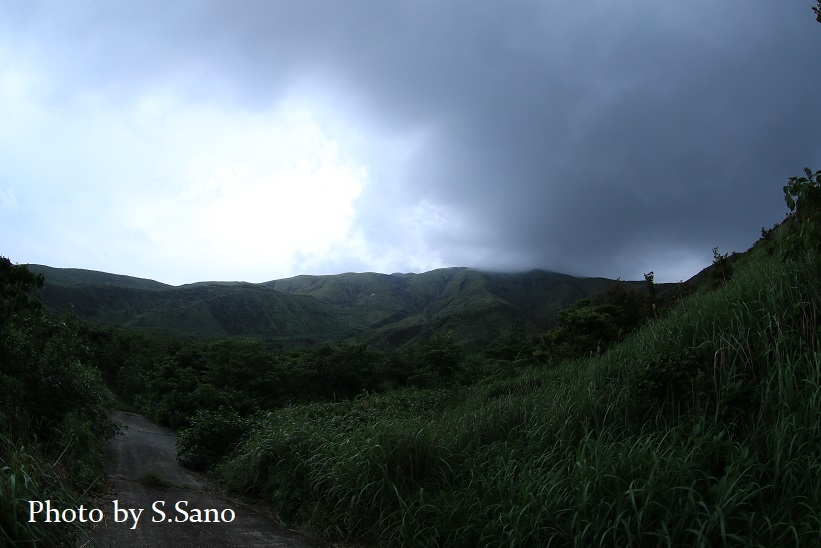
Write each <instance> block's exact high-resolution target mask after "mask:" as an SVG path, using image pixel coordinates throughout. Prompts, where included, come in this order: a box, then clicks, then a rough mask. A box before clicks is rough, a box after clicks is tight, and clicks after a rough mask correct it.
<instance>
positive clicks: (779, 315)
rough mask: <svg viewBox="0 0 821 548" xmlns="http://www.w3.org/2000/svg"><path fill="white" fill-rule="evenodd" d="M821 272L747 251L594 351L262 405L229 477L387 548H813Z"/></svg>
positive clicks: (819, 452)
mask: <svg viewBox="0 0 821 548" xmlns="http://www.w3.org/2000/svg"><path fill="white" fill-rule="evenodd" d="M818 266H819V265H818V264H817V262H814V263H811V264H808V265H791V266H784V265H782V264H781V263H779V261H777V260H775V259H774V258H772V257H767V256H766V255H765V254H764V253H763V252H762V251H761V250H756V251H754V252H753V253H752V254H751V256H750V257H748V260H746V261H745V262H744V264H738V267H737V272H736V275H735V278H734V280H733V281H732V282H731V283H730V284H728V285H727V286H725V287H724V288H722V289H720V290H718V291H715V292H710V293H706V292H699V293H697V294H695V295H693V296H692V297H690V298H689V299H687V300H685V301H684V302H683V304H682V305H681V306H679V307H678V308H677V309H675V310H673V311H671V312H670V313H669V314H668V315H667V316H666V317H664V318H662V319H661V320H659V321H656V322H653V323H652V324H650V325H648V326H646V327H644V328H643V329H641V330H639V331H638V332H636V333H635V334H634V335H633V336H631V337H630V338H629V339H627V340H626V341H625V342H623V343H622V344H620V345H618V346H617V347H615V348H614V349H613V350H611V351H609V352H607V353H605V354H604V355H602V356H601V357H599V358H594V359H590V360H583V361H572V362H567V363H564V364H563V365H561V366H559V367H557V368H553V369H532V370H529V371H527V372H525V373H523V374H521V375H519V376H517V377H515V378H513V379H510V380H507V381H504V382H496V383H493V384H489V385H485V386H475V387H473V388H470V389H468V390H465V391H461V392H458V393H441V392H429V391H426V392H418V391H398V392H395V393H392V394H387V395H373V396H370V397H365V398H361V399H359V400H356V401H353V402H342V403H337V404H324V405H311V406H301V407H294V408H289V409H284V410H281V411H278V412H275V413H271V414H270V415H269V418H268V420H267V421H265V423H264V424H263V426H262V427H261V428H260V430H258V431H257V432H256V434H254V435H253V436H252V437H251V438H250V439H249V440H247V442H246V443H244V444H243V445H242V446H240V447H239V448H238V450H237V451H236V453H235V454H234V455H233V458H232V459H231V460H229V461H228V462H226V463H225V464H224V465H223V466H222V467H221V469H220V473H221V475H222V477H223V478H224V479H225V481H226V482H227V484H228V485H229V486H230V487H232V488H234V489H238V490H243V491H252V492H256V493H257V494H259V495H262V496H264V497H267V498H269V499H270V500H272V501H273V502H275V503H276V504H277V505H278V506H279V507H280V508H281V511H282V513H283V515H284V516H285V517H286V518H288V519H290V520H293V521H295V522H298V523H301V524H302V525H303V526H306V527H309V528H311V529H313V530H315V531H316V532H318V533H319V534H321V535H324V536H327V537H341V538H359V539H363V540H365V541H371V542H377V543H379V544H380V545H393V544H395V545H407V546H410V545H419V546H436V545H439V546H477V545H490V544H492V545H500V544H505V545H560V546H565V545H583V546H586V545H601V544H606V545H614V546H621V545H625V546H626V545H661V544H663V545H667V544H670V545H687V546H698V545H701V546H711V545H727V544H741V545H762V546H773V545H778V546H787V545H819V544H821V514H819V511H818V509H819V508H821V443H819V440H821V421H819V420H818V419H819V416H821V337H819V317H821V310H819V308H820V307H821V304H819V295H821V280H819V278H818V276H817V272H818ZM455 280H456V278H454V279H453V280H451V282H453V281H455ZM446 282H447V280H446ZM448 283H449V282H448ZM459 283H461V282H459Z"/></svg>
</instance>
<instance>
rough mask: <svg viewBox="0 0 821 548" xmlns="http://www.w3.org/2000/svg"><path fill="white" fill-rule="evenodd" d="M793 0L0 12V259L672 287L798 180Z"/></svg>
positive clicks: (243, 4) (0, 5)
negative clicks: (648, 277)
mask: <svg viewBox="0 0 821 548" xmlns="http://www.w3.org/2000/svg"><path fill="white" fill-rule="evenodd" d="M813 5H815V2H812V1H809V0H805V1H800V0H790V1H787V2H784V1H781V0H753V1H750V0H744V1H742V0H721V1H717V0H690V1H688V2H668V1H658V0H634V1H633V0H627V1H622V2H613V1H610V0H607V1H604V0H590V1H586V2H576V1H570V0H566V1H558V0H540V1H526V0H522V1H515V2H507V1H506V2H502V1H498V2H483V1H476V0H470V1H468V0H464V1H443V0H436V1H424V0H422V1H420V0H414V1H391V2H385V1H382V0H372V1H351V0H345V1H340V0H327V1H309V0H299V1H296V0H289V1H275V0H259V1H231V2H228V1H221V2H220V1H212V2H208V1H182V0H175V1H174V2H165V1H162V2H160V1H139V2H109V1H102V0H99V1H85V0H72V1H70V2H67V1H54V2H39V1H31V0H19V1H18V0H0V255H3V256H7V257H8V258H10V259H11V260H12V262H15V263H39V264H47V265H50V266H56V267H75V268H88V269H93V270H102V271H107V272H114V273H119V274H129V275H133V276H139V277H145V278H152V279H156V280H159V281H162V282H166V283H171V284H181V283H189V282H194V281H201V280H244V281H250V282H261V281H266V280H271V279H277V278H284V277H289V276H293V275H297V274H334V273H340V272H348V271H356V272H364V271H376V272H385V273H391V272H422V271H426V270H430V269H433V268H438V267H445V266H470V267H476V268H482V269H489V270H499V271H522V270H529V269H532V268H542V269H547V270H555V271H559V272H566V273H569V274H573V275H579V276H606V277H612V278H615V277H621V278H623V279H641V278H642V274H643V273H644V272H648V271H650V270H653V271H655V273H656V280H657V281H678V280H680V279H687V278H689V277H690V276H692V275H693V274H695V273H696V272H697V271H698V270H700V269H701V268H703V267H704V266H706V265H708V264H709V263H710V262H711V260H712V252H711V249H712V248H713V247H715V246H719V248H720V250H721V251H722V252H724V251H744V250H746V249H747V248H748V247H749V246H750V245H751V244H752V243H753V242H754V241H755V240H756V238H757V237H758V236H759V235H760V230H761V227H762V226H766V227H767V228H769V227H770V226H772V225H773V224H774V223H776V222H778V221H780V220H781V219H783V217H784V215H785V213H786V206H785V205H784V201H783V194H782V190H781V187H782V186H783V185H784V184H785V183H786V181H787V179H788V178H789V177H790V176H794V175H799V174H801V172H802V169H803V167H804V166H805V165H808V166H810V167H812V168H813V169H821V167H819V166H821V132H819V128H821V109H819V108H818V107H819V90H821V63H819V58H821V25H819V24H818V23H817V22H816V21H815V15H814V14H813V12H812V11H811V9H810V8H811V7H812V6H813Z"/></svg>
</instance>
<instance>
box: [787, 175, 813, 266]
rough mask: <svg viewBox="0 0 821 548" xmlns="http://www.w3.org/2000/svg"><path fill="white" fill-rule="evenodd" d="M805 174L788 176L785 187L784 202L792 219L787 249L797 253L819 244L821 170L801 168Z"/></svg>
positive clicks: (793, 253)
mask: <svg viewBox="0 0 821 548" xmlns="http://www.w3.org/2000/svg"><path fill="white" fill-rule="evenodd" d="M804 174H805V177H790V180H789V182H788V183H787V184H786V185H785V186H784V201H785V202H787V207H788V208H789V210H790V215H791V216H792V217H793V220H794V223H795V225H794V227H793V232H792V233H791V234H790V235H789V236H788V238H787V248H786V251H787V253H788V254H789V255H791V256H796V255H797V254H800V253H801V252H804V251H815V250H818V248H819V246H821V171H816V172H813V171H812V170H811V169H810V168H808V167H805V168H804Z"/></svg>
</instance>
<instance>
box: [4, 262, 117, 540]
mask: <svg viewBox="0 0 821 548" xmlns="http://www.w3.org/2000/svg"><path fill="white" fill-rule="evenodd" d="M42 284H43V278H42V276H35V275H34V274H32V273H31V272H29V271H28V270H27V269H26V268H25V267H23V266H17V265H12V264H11V262H10V261H9V260H8V259H6V258H4V257H0V545H3V546H6V545H15V546H18V545H19V546H35V545H38V546H58V545H67V546H73V543H74V539H75V538H76V537H77V534H78V533H79V529H78V528H77V527H75V526H74V524H48V525H45V526H44V525H43V524H30V523H28V510H29V507H28V501H29V500H38V501H44V500H51V501H52V503H53V504H54V505H55V506H57V507H60V508H65V507H76V504H75V503H78V502H80V501H82V500H83V497H87V496H89V495H90V494H93V492H94V489H95V488H97V487H99V486H100V484H101V483H102V479H103V453H102V443H103V442H104V441H105V440H106V439H107V438H108V437H110V436H111V435H113V434H114V425H113V424H112V423H111V422H110V421H109V419H108V414H109V411H110V407H111V395H110V392H109V391H108V389H106V387H105V386H104V385H103V382H102V380H101V379H100V374H99V371H98V370H97V369H96V368H95V367H93V366H92V365H91V364H90V352H89V348H88V347H87V345H86V344H85V343H84V341H83V337H82V336H81V334H80V332H81V326H80V325H79V323H78V322H77V321H76V320H73V319H72V318H70V317H59V316H56V315H54V314H52V313H49V312H47V311H46V310H44V309H43V307H42V306H41V304H40V301H39V298H38V295H37V291H38V289H39V287H40V286H42Z"/></svg>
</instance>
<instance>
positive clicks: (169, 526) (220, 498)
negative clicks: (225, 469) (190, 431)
mask: <svg viewBox="0 0 821 548" xmlns="http://www.w3.org/2000/svg"><path fill="white" fill-rule="evenodd" d="M112 418H113V419H114V421H115V422H118V423H120V424H122V425H124V426H125V427H126V428H127V429H126V430H125V431H124V432H123V433H122V434H121V435H119V436H117V437H116V438H115V439H114V440H112V441H110V442H109V443H108V445H107V447H106V453H107V455H106V456H107V458H108V463H109V464H108V469H107V472H108V475H109V478H110V483H111V486H112V492H111V493H109V494H108V495H107V496H105V497H104V498H103V499H101V500H100V501H99V502H98V503H97V505H96V508H99V509H100V510H101V511H102V515H103V519H102V520H101V521H100V522H99V523H97V524H96V526H95V528H94V531H93V533H92V537H91V539H90V540H84V541H81V542H79V543H78V546H86V547H91V546H100V547H106V548H108V547H114V548H116V547H128V548H131V547H142V546H146V547H149V546H150V547H160V548H161V547H164V546H169V547H173V548H183V547H187V546H196V547H197V548H211V547H214V548H217V547H220V548H222V547H227V546H237V547H240V546H242V547H247V546H258V547H261V546H271V547H299V548H308V547H312V546H316V544H314V543H312V542H311V541H309V540H308V539H306V538H304V537H302V536H300V535H298V534H296V533H294V532H292V531H290V530H288V529H286V528H285V527H283V526H282V525H279V524H278V523H276V522H275V521H274V520H273V519H272V518H271V517H270V516H269V515H266V514H265V513H264V512H263V511H261V510H259V509H256V508H254V506H252V505H249V504H245V503H240V502H237V501H235V500H232V499H229V498H227V497H225V496H224V495H222V494H220V493H219V492H217V491H215V490H214V489H212V488H211V487H210V486H209V485H208V482H207V481H206V480H205V479H204V478H202V477H201V476H198V475H196V474H193V473H191V472H190V471H188V470H186V469H184V468H182V467H181V466H179V465H178V464H177V451H176V446H175V436H174V433H173V432H172V431H171V430H168V429H166V428H161V427H159V426H157V425H156V424H154V423H152V422H151V421H149V420H148V419H146V418H145V417H143V416H141V415H136V414H134V413H125V412H121V411H115V412H114V414H113V416H112ZM114 501H116V507H115V502H114ZM185 501H187V502H185ZM177 508H179V509H180V510H178V509H177ZM209 509H210V510H211V511H210V512H206V510H209ZM116 510H118V511H116ZM140 510H142V512H140ZM98 516H99V514H98ZM135 517H136V520H135ZM231 518H233V519H231ZM206 519H208V520H210V521H211V522H210V523H209V522H204V521H205V520H206ZM215 519H216V520H217V521H219V522H215ZM118 520H119V523H118V522H117V521H118ZM197 520H201V521H202V522H197Z"/></svg>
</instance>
